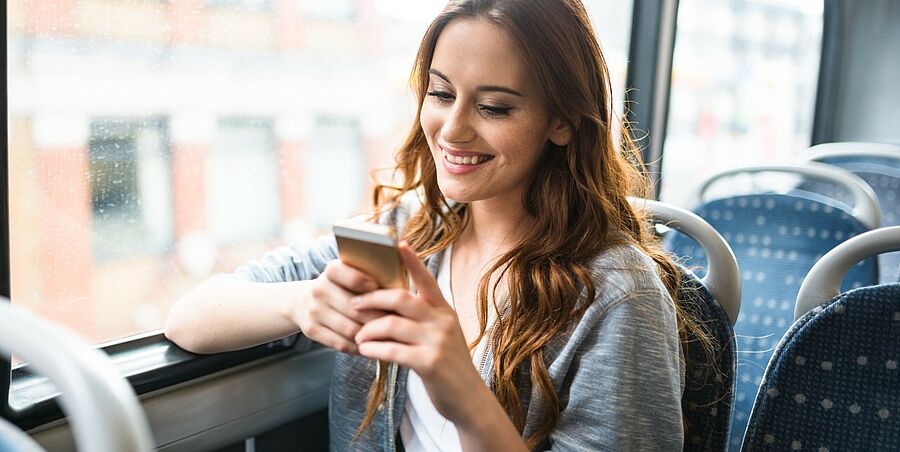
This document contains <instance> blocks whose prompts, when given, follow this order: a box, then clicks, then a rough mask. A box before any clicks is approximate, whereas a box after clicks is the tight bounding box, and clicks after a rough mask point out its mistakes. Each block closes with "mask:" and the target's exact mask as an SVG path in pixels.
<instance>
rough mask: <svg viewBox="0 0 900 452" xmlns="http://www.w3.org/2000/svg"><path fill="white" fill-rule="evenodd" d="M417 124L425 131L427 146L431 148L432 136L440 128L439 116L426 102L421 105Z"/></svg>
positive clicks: (432, 145) (432, 144)
mask: <svg viewBox="0 0 900 452" xmlns="http://www.w3.org/2000/svg"><path fill="white" fill-rule="evenodd" d="M419 125H420V126H421V127H422V131H423V132H424V133H425V138H426V139H427V141H428V146H430V147H432V148H433V147H434V143H433V139H434V136H435V134H436V132H437V131H438V130H439V129H440V116H439V115H438V114H436V112H435V111H434V110H433V109H432V108H429V106H428V104H427V103H426V104H425V105H423V106H422V113H421V114H420V115H419Z"/></svg>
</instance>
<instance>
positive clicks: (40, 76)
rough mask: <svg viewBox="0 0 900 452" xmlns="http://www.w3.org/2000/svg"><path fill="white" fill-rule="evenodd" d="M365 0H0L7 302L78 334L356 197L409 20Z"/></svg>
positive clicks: (311, 226)
mask: <svg viewBox="0 0 900 452" xmlns="http://www.w3.org/2000/svg"><path fill="white" fill-rule="evenodd" d="M376 3H378V2H375V1H372V0H359V1H355V0H353V1H351V0H330V1H327V2H322V1H314V0H271V1H269V0H207V1H204V0H170V1H130V0H24V1H21V0H13V1H10V2H9V3H8V5H7V8H8V14H9V15H8V22H9V31H8V42H9V44H8V45H9V48H8V58H9V91H10V96H9V113H10V115H9V116H10V137H11V140H10V141H11V143H10V168H11V170H10V179H11V182H10V187H9V189H10V195H11V196H10V202H11V207H10V208H11V223H12V224H11V237H12V240H11V242H12V260H13V262H12V269H13V271H12V286H13V287H12V289H13V294H12V295H13V300H14V302H15V303H21V304H24V305H27V306H29V307H31V308H33V309H35V310H36V311H38V312H40V313H41V314H43V315H46V316H48V317H50V318H51V319H55V320H59V321H62V322H64V323H67V324H69V325H72V326H75V327H76V328H77V329H78V330H79V332H81V333H82V334H84V335H85V336H87V337H88V338H90V339H93V340H95V341H103V340H108V339H113V338H117V337H121V336H124V335H127V334H131V333H134V332H137V331H145V330H149V329H153V328H158V327H159V326H160V325H162V321H163V318H164V315H165V311H166V309H167V307H168V305H169V304H170V303H171V302H172V301H174V299H176V298H177V296H179V295H180V294H181V293H183V292H184V291H185V290H186V289H187V288H188V287H190V286H191V285H193V284H195V283H196V281H198V279H199V278H202V277H204V276H207V275H209V274H211V273H213V272H217V271H225V270H231V269H232V268H233V267H234V266H235V265H237V264H238V263H240V262H243V261H245V260H247V259H249V258H251V257H255V256H258V255H259V254H260V253H261V252H263V251H264V250H266V249H268V248H270V247H272V246H274V245H275V244H276V243H281V242H283V241H290V240H293V239H297V238H300V237H309V236H311V235H312V234H314V233H315V232H316V231H322V230H323V228H326V227H327V226H328V225H330V224H331V223H332V222H333V221H334V220H336V219H338V218H341V217H344V216H347V215H348V214H351V213H353V212H354V211H355V210H358V209H360V208H361V207H362V206H363V205H364V200H365V199H368V196H367V194H366V192H367V190H368V189H369V188H370V187H371V182H370V176H369V174H370V172H371V170H372V169H374V168H375V167H376V166H379V165H380V166H384V165H388V164H389V163H390V162H391V160H392V159H391V152H392V149H393V148H394V147H395V145H396V144H398V143H399V141H400V140H402V137H403V135H404V133H405V130H406V128H407V127H408V126H409V121H410V120H411V118H412V113H413V108H414V102H413V101H412V96H411V94H410V93H409V92H408V90H407V89H406V86H407V85H406V79H407V77H408V70H409V69H410V68H411V66H412V58H411V55H414V54H415V49H416V47H417V45H418V42H419V39H420V38H421V34H422V32H423V31H424V25H423V24H424V23H425V22H423V20H422V19H420V18H416V20H409V19H408V18H406V17H404V16H403V15H402V13H404V11H396V8H393V9H392V8H391V7H390V5H387V6H385V2H381V4H382V6H380V7H379V5H378V4H376ZM423 5H424V3H423ZM423 5H420V6H419V9H423ZM440 7H441V5H440V4H439V3H436V2H430V3H429V4H428V5H427V6H424V9H425V10H426V11H425V14H424V16H425V17H429V16H433V15H434V14H435V13H436V12H437V10H439V9H440ZM379 8H381V9H379ZM397 13H400V14H397ZM406 13H407V14H408V11H407V12H406Z"/></svg>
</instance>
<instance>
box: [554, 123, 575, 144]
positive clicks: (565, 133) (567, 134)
mask: <svg viewBox="0 0 900 452" xmlns="http://www.w3.org/2000/svg"><path fill="white" fill-rule="evenodd" d="M549 138H550V141H551V142H553V144H555V145H557V146H565V145H567V144H569V142H570V141H572V126H570V125H569V123H567V122H566V121H563V120H562V119H560V118H553V121H551V122H550V137H549Z"/></svg>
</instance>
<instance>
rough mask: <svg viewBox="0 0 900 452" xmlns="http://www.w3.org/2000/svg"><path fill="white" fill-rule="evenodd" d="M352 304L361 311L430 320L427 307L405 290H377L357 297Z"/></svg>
mask: <svg viewBox="0 0 900 452" xmlns="http://www.w3.org/2000/svg"><path fill="white" fill-rule="evenodd" d="M350 303H351V305H352V306H353V308H355V309H357V310H360V311H372V310H377V311H392V312H396V313H397V314H400V315H402V316H403V317H409V318H410V319H414V320H425V319H426V318H428V308H427V305H423V304H422V303H421V302H419V301H418V299H416V297H414V296H412V295H410V294H409V292H407V291H406V290H405V289H383V290H376V291H374V292H369V293H367V294H363V295H358V296H355V297H353V299H352V301H351V302H350Z"/></svg>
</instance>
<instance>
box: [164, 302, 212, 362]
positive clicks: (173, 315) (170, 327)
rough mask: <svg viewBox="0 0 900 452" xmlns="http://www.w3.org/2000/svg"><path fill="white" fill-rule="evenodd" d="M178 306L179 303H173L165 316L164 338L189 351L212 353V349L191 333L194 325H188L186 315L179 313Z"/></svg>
mask: <svg viewBox="0 0 900 452" xmlns="http://www.w3.org/2000/svg"><path fill="white" fill-rule="evenodd" d="M178 308H179V303H175V305H173V306H172V308H171V309H170V310H169V315H168V316H167V317H166V324H165V326H163V335H164V336H165V337H166V339H168V340H169V341H171V342H172V343H174V344H175V345H177V346H178V347H180V348H182V349H184V350H186V351H189V352H191V353H197V354H210V353H214V351H212V350H209V349H208V347H206V346H204V344H203V343H202V341H199V340H198V337H197V335H196V334H192V332H193V331H194V327H193V326H191V325H190V322H186V321H185V319H186V316H185V315H184V313H181V312H180V311H181V310H180V309H178Z"/></svg>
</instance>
